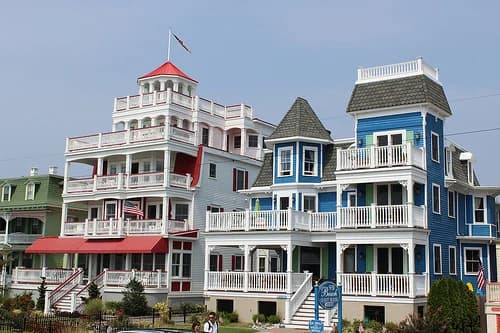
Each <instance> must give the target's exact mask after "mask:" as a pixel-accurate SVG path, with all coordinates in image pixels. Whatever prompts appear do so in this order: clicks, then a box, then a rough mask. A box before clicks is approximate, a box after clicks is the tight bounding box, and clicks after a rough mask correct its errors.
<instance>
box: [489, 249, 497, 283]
mask: <svg viewBox="0 0 500 333" xmlns="http://www.w3.org/2000/svg"><path fill="white" fill-rule="evenodd" d="M495 267H497V256H496V248H495V244H491V245H490V273H491V277H490V280H489V281H490V282H497V281H498V276H497V273H498V272H497V270H496V269H495Z"/></svg>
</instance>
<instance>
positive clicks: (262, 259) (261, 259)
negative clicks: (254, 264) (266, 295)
mask: <svg viewBox="0 0 500 333" xmlns="http://www.w3.org/2000/svg"><path fill="white" fill-rule="evenodd" d="M266 268H267V267H266V257H259V272H265V271H266Z"/></svg>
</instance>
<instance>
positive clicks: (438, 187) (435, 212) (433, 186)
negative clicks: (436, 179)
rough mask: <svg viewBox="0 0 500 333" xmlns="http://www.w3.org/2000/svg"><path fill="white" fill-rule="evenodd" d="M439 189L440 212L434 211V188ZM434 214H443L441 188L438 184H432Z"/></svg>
mask: <svg viewBox="0 0 500 333" xmlns="http://www.w3.org/2000/svg"><path fill="white" fill-rule="evenodd" d="M435 187H436V188H437V189H438V199H439V203H438V207H437V208H438V211H435V210H434V188H435ZM431 205H432V212H433V213H434V214H441V186H439V184H436V183H432V203H431Z"/></svg>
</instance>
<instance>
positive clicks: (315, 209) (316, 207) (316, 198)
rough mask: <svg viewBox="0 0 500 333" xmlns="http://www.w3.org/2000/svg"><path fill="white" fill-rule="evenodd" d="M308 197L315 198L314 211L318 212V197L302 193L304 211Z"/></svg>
mask: <svg viewBox="0 0 500 333" xmlns="http://www.w3.org/2000/svg"><path fill="white" fill-rule="evenodd" d="M306 197H314V211H315V212H317V211H318V196H317V195H316V194H307V193H302V210H303V211H304V203H305V199H306Z"/></svg>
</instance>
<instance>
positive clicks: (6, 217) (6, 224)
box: [3, 213, 12, 244]
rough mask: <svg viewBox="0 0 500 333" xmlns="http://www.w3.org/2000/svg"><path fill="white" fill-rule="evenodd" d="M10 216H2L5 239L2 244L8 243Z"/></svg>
mask: <svg viewBox="0 0 500 333" xmlns="http://www.w3.org/2000/svg"><path fill="white" fill-rule="evenodd" d="M11 218H12V216H11V215H10V214H9V213H6V214H4V215H3V219H4V220H5V239H4V241H3V242H4V243H5V244H8V243H9V222H10V220H11Z"/></svg>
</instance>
